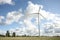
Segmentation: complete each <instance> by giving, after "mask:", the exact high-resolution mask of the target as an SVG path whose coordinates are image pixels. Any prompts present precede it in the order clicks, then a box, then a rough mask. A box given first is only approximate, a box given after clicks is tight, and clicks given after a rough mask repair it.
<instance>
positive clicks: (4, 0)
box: [0, 0, 15, 5]
mask: <svg viewBox="0 0 60 40" xmlns="http://www.w3.org/2000/svg"><path fill="white" fill-rule="evenodd" d="M0 4H11V5H14V4H15V3H14V2H13V0H0Z"/></svg>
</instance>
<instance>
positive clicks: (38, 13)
mask: <svg viewBox="0 0 60 40" xmlns="http://www.w3.org/2000/svg"><path fill="white" fill-rule="evenodd" d="M40 9H41V7H39V9H38V12H37V13H32V14H30V15H34V14H37V15H38V30H39V36H40V23H39V22H40V20H39V17H40V16H42V17H43V18H44V19H46V18H45V17H44V16H43V15H42V14H40Z"/></svg>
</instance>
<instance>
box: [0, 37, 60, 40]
mask: <svg viewBox="0 0 60 40" xmlns="http://www.w3.org/2000/svg"><path fill="white" fill-rule="evenodd" d="M0 40H60V37H0Z"/></svg>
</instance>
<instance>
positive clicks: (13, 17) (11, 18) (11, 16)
mask: <svg viewBox="0 0 60 40" xmlns="http://www.w3.org/2000/svg"><path fill="white" fill-rule="evenodd" d="M21 16H22V13H20V12H19V11H12V12H9V13H8V14H7V17H6V24H11V23H13V22H18V21H19V20H20V18H21Z"/></svg>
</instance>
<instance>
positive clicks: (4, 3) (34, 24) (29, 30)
mask: <svg viewBox="0 0 60 40" xmlns="http://www.w3.org/2000/svg"><path fill="white" fill-rule="evenodd" d="M39 8H40V10H39ZM59 8H60V0H0V34H4V35H5V33H6V31H7V30H9V32H10V33H11V34H12V33H13V32H16V35H24V34H26V35H32V36H33V35H39V27H40V35H42V36H52V35H54V36H56V35H60V34H59V33H60V31H59V30H60V23H59V22H60V11H59V10H60V9H59ZM38 11H39V26H38V14H37V13H38ZM34 13H36V14H34ZM3 31H4V32H3ZM47 34H48V35H47Z"/></svg>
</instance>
